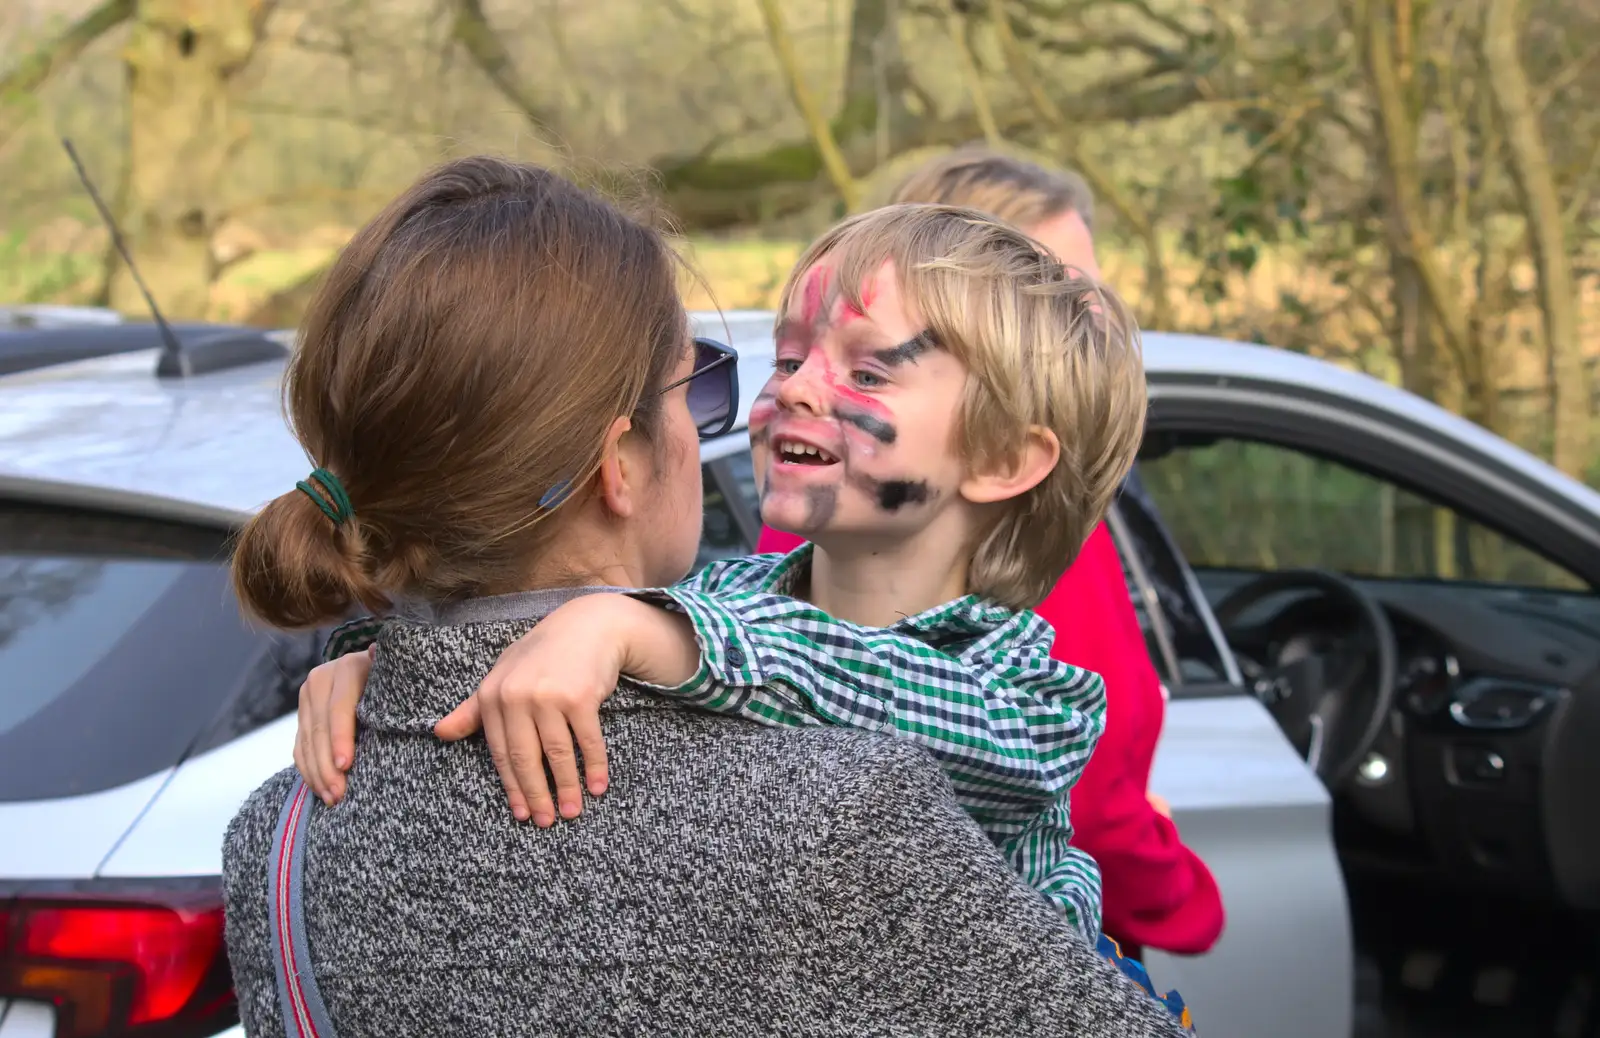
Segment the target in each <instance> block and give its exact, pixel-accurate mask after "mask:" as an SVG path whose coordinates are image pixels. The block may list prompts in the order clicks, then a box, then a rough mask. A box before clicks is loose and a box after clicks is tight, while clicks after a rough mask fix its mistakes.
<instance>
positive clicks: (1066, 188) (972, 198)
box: [889, 145, 1094, 229]
mask: <svg viewBox="0 0 1600 1038" xmlns="http://www.w3.org/2000/svg"><path fill="white" fill-rule="evenodd" d="M889 201H890V202H891V203H894V204H899V203H902V202H931V203H937V204H939V205H965V206H971V207H972V208H974V209H981V210H983V211H984V212H986V213H993V214H994V215H995V216H998V217H999V218H1000V219H1002V220H1004V221H1006V222H1007V223H1010V224H1015V225H1016V226H1018V227H1023V228H1028V227H1034V226H1036V225H1038V224H1041V223H1043V222H1044V221H1046V220H1049V219H1052V218H1054V217H1057V216H1060V215H1061V214H1063V213H1077V214H1078V216H1079V217H1081V218H1082V219H1083V225H1084V226H1085V227H1089V228H1091V229H1092V228H1093V227H1094V192H1093V191H1091V190H1089V185H1088V184H1087V183H1086V182H1085V181H1084V179H1083V178H1082V177H1080V176H1078V174H1076V173H1071V172H1068V171H1067V170H1057V169H1046V168H1045V167H1043V166H1041V165H1039V164H1038V163H1036V162H1029V161H1028V160H1027V159H1023V158H1018V157H1017V156H1015V155H1008V154H1006V153H1005V152H1001V151H995V150H993V149H991V148H987V147H984V146H982V145H967V146H966V147H962V148H957V149H955V150H954V151H951V152H947V153H945V154H944V155H941V156H939V157H938V158H936V159H932V160H930V161H928V162H926V163H924V164H922V165H921V166H918V167H917V168H916V169H915V170H913V171H912V172H911V174H910V175H909V176H907V177H906V179H905V181H904V182H902V183H901V185H900V186H899V187H898V188H896V189H895V192H894V196H893V197H892V198H890V199H889Z"/></svg>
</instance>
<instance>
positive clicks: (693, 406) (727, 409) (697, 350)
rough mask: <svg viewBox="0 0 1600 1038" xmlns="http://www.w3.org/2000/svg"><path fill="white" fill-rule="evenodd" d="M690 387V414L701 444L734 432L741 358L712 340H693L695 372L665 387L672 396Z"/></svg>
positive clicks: (665, 391) (728, 347)
mask: <svg viewBox="0 0 1600 1038" xmlns="http://www.w3.org/2000/svg"><path fill="white" fill-rule="evenodd" d="M684 383H688V385H689V414H691V415H693V416H694V427H695V428H696V429H698V430H699V431H700V438H701V439H702V440H709V439H713V438H714V437H717V436H721V435H722V434H723V433H725V432H727V431H728V430H729V429H732V428H733V422H734V419H735V418H737V417H738V414H739V354H738V353H736V352H735V351H734V349H733V348H732V347H731V346H724V345H722V343H720V342H716V341H714V340H712V339H696V340H694V370H693V371H691V372H690V373H689V375H688V377H686V378H680V379H678V381H676V382H673V383H671V384H670V385H666V386H662V387H661V392H663V393H670V392H671V391H672V390H674V389H677V388H678V387H679V386H681V385H683V384H684Z"/></svg>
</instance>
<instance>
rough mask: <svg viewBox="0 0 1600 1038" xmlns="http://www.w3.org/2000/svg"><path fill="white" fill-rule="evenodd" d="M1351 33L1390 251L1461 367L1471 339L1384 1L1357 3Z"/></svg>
mask: <svg viewBox="0 0 1600 1038" xmlns="http://www.w3.org/2000/svg"><path fill="white" fill-rule="evenodd" d="M1350 20H1351V28H1352V29H1353V30H1354V33H1355V36H1356V38H1357V41H1358V46H1359V47H1360V48H1361V51H1362V57H1363V60H1364V63H1365V66H1366V70H1367V77H1368V83H1369V85H1370V87H1371V90H1372V94H1373V100H1374V101H1375V102H1376V104H1377V109H1378V119H1377V129H1378V131H1379V133H1378V137H1379V150H1380V152H1381V155H1380V156H1379V158H1380V163H1381V164H1380V169H1381V177H1382V179H1383V183H1384V194H1385V196H1386V199H1385V200H1386V201H1387V203H1388V204H1387V207H1386V208H1387V209H1388V213H1387V214H1386V215H1387V219H1386V221H1385V223H1386V226H1387V228H1388V231H1389V247H1390V248H1391V249H1392V250H1393V251H1394V252H1396V253H1397V254H1399V255H1400V256H1401V257H1403V258H1404V259H1406V260H1408V261H1409V262H1410V263H1411V264H1412V265H1414V267H1415V268H1416V276H1417V280H1418V282H1419V283H1420V285H1421V286H1422V288H1423V290H1424V291H1425V292H1426V294H1427V302H1428V306H1429V308H1430V309H1431V311H1432V313H1433V316H1434V318H1435V323H1436V327H1437V330H1438V331H1439V332H1441V333H1442V334H1443V337H1444V342H1445V345H1447V346H1448V347H1449V348H1450V350H1451V351H1452V353H1454V354H1455V356H1456V358H1457V360H1458V361H1460V362H1462V363H1463V365H1465V355H1466V353H1467V350H1468V344H1467V338H1468V335H1469V329H1468V321H1467V312H1466V307H1465V306H1464V305H1463V303H1462V300H1461V294H1460V292H1458V291H1456V290H1455V288H1454V286H1452V285H1451V284H1450V282H1449V279H1448V278H1447V277H1446V276H1445V271H1444V268H1443V266H1442V265H1441V264H1440V262H1439V258H1438V256H1437V255H1436V254H1435V250H1434V241H1433V235H1432V234H1430V233H1429V231H1428V227H1427V223H1426V221H1427V209H1426V207H1425V203H1424V201H1423V197H1422V173H1421V170H1420V169H1419V168H1418V163H1417V141H1418V135H1417V126H1416V123H1415V122H1414V121H1413V119H1412V118H1411V113H1410V111H1409V110H1408V105H1407V103H1406V96H1405V89H1404V86H1403V84H1402V72H1401V69H1400V67H1399V64H1398V62H1397V61H1396V57H1395V42H1394V40H1393V38H1392V34H1393V33H1394V32H1395V18H1394V12H1393V10H1392V7H1391V5H1390V4H1388V3H1386V2H1384V0H1355V2H1354V3H1353V4H1352V5H1351V9H1350Z"/></svg>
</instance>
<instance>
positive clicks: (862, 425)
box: [833, 408, 900, 445]
mask: <svg viewBox="0 0 1600 1038" xmlns="http://www.w3.org/2000/svg"><path fill="white" fill-rule="evenodd" d="M833 413H834V414H835V415H836V416H837V417H838V419H839V421H841V422H848V423H850V424H851V425H853V426H855V427H856V428H857V429H860V430H861V431H862V432H864V433H866V434H867V435H868V436H870V437H872V438H873V439H874V440H877V441H878V442H879V443H881V444H884V445H888V444H892V443H894V441H895V438H896V437H897V436H899V435H900V433H899V431H898V430H896V429H895V427H894V426H892V425H890V424H889V423H888V422H886V421H884V420H883V419H882V418H878V417H875V416H873V415H870V414H864V413H862V412H860V411H845V410H839V409H837V408H836V409H835V410H834V412H833Z"/></svg>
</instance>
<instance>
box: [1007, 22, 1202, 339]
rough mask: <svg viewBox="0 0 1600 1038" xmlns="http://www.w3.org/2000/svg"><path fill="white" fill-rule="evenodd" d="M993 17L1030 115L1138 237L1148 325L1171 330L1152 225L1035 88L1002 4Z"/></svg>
mask: <svg viewBox="0 0 1600 1038" xmlns="http://www.w3.org/2000/svg"><path fill="white" fill-rule="evenodd" d="M995 15H996V17H995V19H994V24H995V31H996V33H997V34H998V35H999V37H1000V49H1001V50H1002V51H1003V52H1004V53H1005V55H1006V63H1007V64H1008V65H1009V66H1010V67H1011V72H1012V75H1014V76H1015V77H1016V78H1017V82H1018V85H1020V86H1021V87H1022V89H1023V92H1024V93H1025V94H1027V96H1028V100H1029V101H1030V102H1031V103H1032V105H1033V108H1034V111H1036V112H1038V113H1039V116H1040V117H1041V118H1042V119H1044V121H1045V122H1046V123H1048V124H1049V125H1050V126H1051V128H1052V129H1054V130H1055V131H1056V132H1057V134H1059V135H1060V137H1061V140H1062V143H1063V145H1064V148H1065V150H1066V152H1067V157H1068V161H1069V162H1070V163H1071V164H1072V165H1073V166H1075V167H1077V170H1078V172H1079V173H1081V174H1083V178H1084V179H1085V180H1087V181H1088V182H1089V186H1090V187H1092V188H1093V189H1094V193H1095V194H1096V195H1098V196H1099V197H1100V198H1101V199H1102V200H1103V201H1104V202H1105V203H1106V205H1108V206H1110V207H1111V209H1112V211H1113V212H1115V213H1116V214H1117V215H1118V216H1119V217H1121V218H1122V220H1123V221H1125V222H1126V223H1127V224H1128V226H1129V228H1131V229H1132V230H1133V232H1134V234H1135V235H1136V236H1137V237H1138V238H1139V241H1140V244H1142V245H1143V246H1144V253H1145V264H1144V270H1145V294H1146V295H1147V296H1149V299H1150V316H1149V318H1148V325H1149V326H1150V327H1152V328H1155V329H1158V330H1161V331H1166V330H1168V329H1170V328H1171V327H1172V301H1171V299H1169V298H1168V295H1167V272H1166V264H1165V262H1163V258H1162V254H1161V239H1160V235H1159V234H1158V232H1157V230H1156V227H1155V224H1154V222H1153V221H1152V220H1151V219H1150V217H1149V216H1148V214H1146V213H1144V212H1142V211H1141V210H1140V209H1139V208H1138V207H1137V206H1135V205H1134V204H1133V202H1132V201H1131V200H1130V199H1129V198H1128V197H1127V196H1126V195H1125V194H1123V192H1122V189H1121V186H1120V185H1119V184H1118V183H1117V181H1116V179H1115V178H1114V177H1112V176H1111V175H1110V173H1109V172H1108V171H1107V170H1105V169H1104V168H1103V167H1101V165H1100V164H1099V163H1098V162H1096V161H1094V160H1093V159H1092V158H1091V157H1090V156H1089V155H1087V154H1086V153H1084V151H1083V150H1082V149H1081V148H1079V147H1078V142H1077V138H1076V134H1074V132H1073V129H1074V127H1073V126H1072V125H1071V123H1069V122H1068V121H1067V117H1066V116H1065V115H1064V114H1063V113H1062V111H1061V109H1060V108H1059V107H1058V106H1057V105H1056V103H1055V101H1054V100H1052V99H1051V97H1050V95H1049V94H1047V93H1045V91H1044V87H1043V86H1042V85H1040V83H1039V78H1038V77H1037V76H1036V75H1035V74H1034V70H1033V64H1032V61H1031V60H1030V58H1029V56H1028V54H1027V53H1026V52H1025V51H1024V50H1023V49H1022V44H1021V43H1020V42H1019V41H1018V40H1017V37H1016V35H1015V34H1014V33H1013V32H1012V31H1011V20H1010V19H1009V18H1007V17H1006V15H1005V12H1004V6H1003V4H1001V3H996V4H995Z"/></svg>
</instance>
